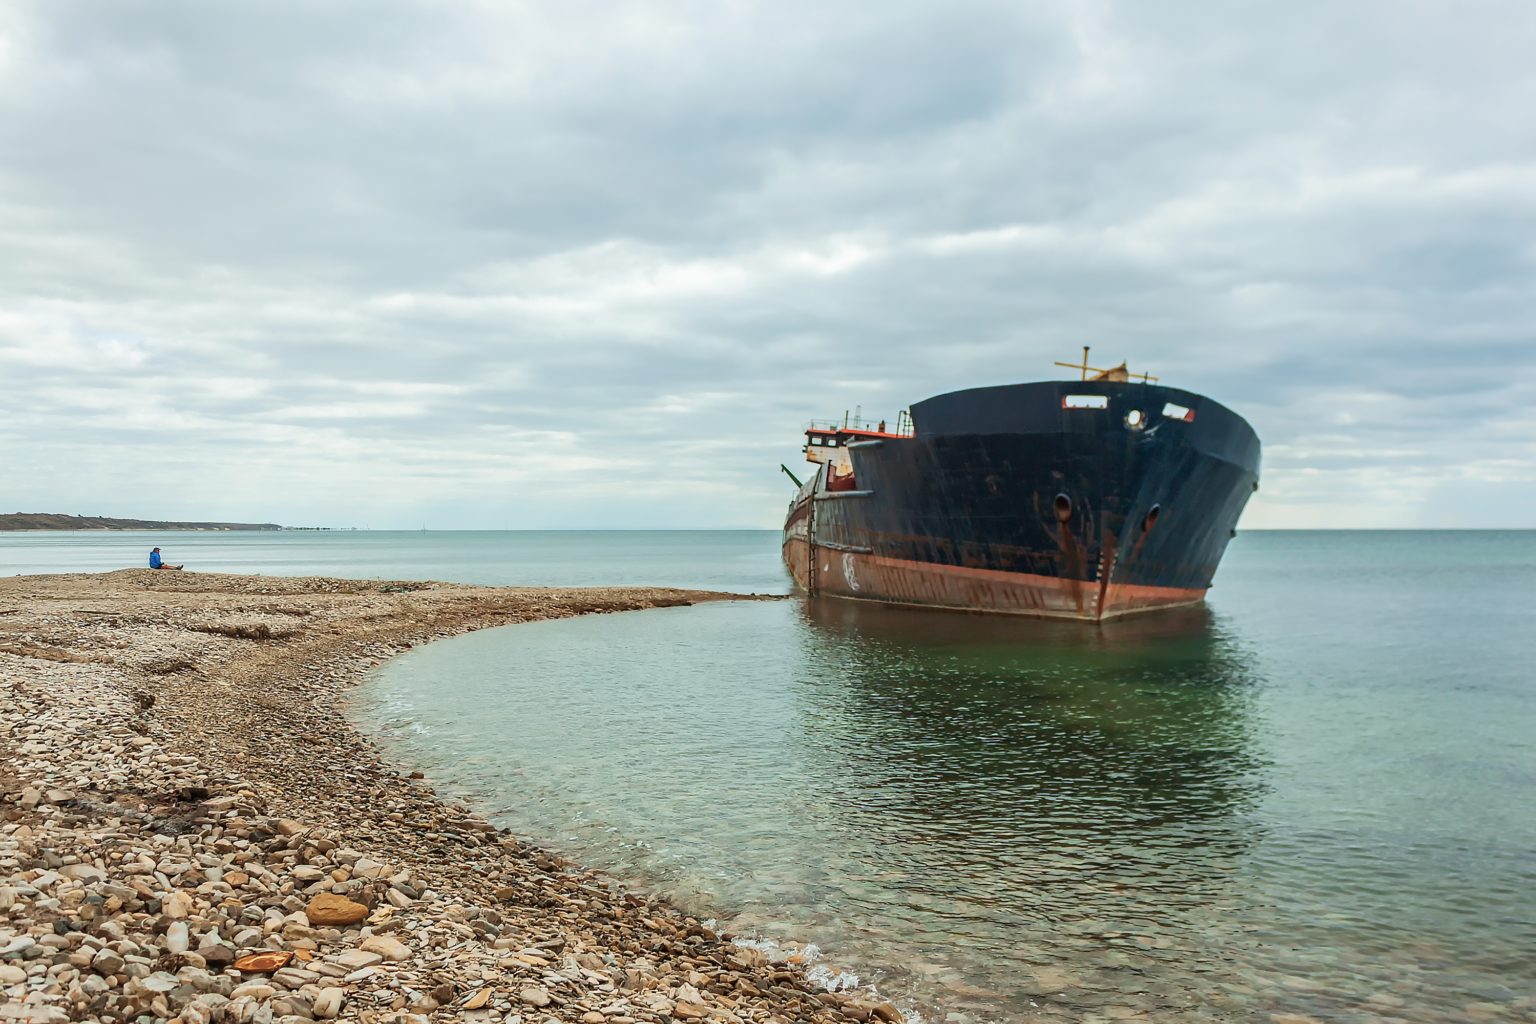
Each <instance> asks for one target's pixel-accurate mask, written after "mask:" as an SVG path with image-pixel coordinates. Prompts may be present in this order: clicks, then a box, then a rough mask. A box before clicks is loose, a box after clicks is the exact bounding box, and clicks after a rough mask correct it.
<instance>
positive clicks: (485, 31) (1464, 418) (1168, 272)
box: [0, 0, 1536, 527]
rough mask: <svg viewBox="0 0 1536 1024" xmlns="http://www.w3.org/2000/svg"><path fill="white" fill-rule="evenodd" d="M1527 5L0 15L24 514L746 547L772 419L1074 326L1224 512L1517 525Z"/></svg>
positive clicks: (1000, 356)
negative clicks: (1154, 412) (1196, 427)
mask: <svg viewBox="0 0 1536 1024" xmlns="http://www.w3.org/2000/svg"><path fill="white" fill-rule="evenodd" d="M1530 52H1536V14H1533V13H1532V12H1531V11H1530V10H1529V9H1528V6H1527V5H1524V4H1521V3H1518V2H1513V0H1512V2H1507V3H1486V4H1480V5H1474V6H1472V7H1458V8H1456V9H1454V10H1453V9H1451V8H1450V7H1447V6H1444V5H1438V4H1408V5H1404V4H1387V3H1359V4H1351V5H1347V6H1346V7H1343V8H1341V7H1340V6H1339V5H1329V4H1322V3H1317V4H1300V5H1294V4H1293V5H1290V6H1288V7H1284V8H1279V7H1276V6H1275V5H1271V4H1258V3H1251V4H1243V3H1239V4H1228V5H1223V6H1222V7H1221V8H1220V9H1219V11H1217V10H1213V9H1212V8H1211V7H1210V5H1203V4H1158V5H1148V4H1133V3H1068V2H1061V3H1048V4H1045V5H1034V6H1032V7H1031V8H1030V9H1029V10H1028V11H1024V10H1022V9H1020V8H1019V5H1015V4H1004V3H990V2H988V3H983V2H967V3H957V4H947V5H934V4H919V3H894V4H886V5H882V6H881V8H880V10H879V11H878V12H873V11H872V9H871V8H869V7H868V6H867V5H864V4H836V3H834V4H826V3H821V4H814V5H813V4H799V3H791V2H786V3H778V4H773V5H766V4H765V5H748V4H729V5H722V4H718V3H693V4H689V3H679V4H650V5H622V4H620V5H614V4H585V5H584V4H567V5H560V6H559V7H558V8H556V7H554V6H550V5H542V6H534V5H528V6H516V5H498V4H483V5H477V4H462V5H451V6H445V5H438V4H429V3H406V2H372V3H366V4H364V3H343V2H336V3H328V4H323V5H308V4H306V5H282V4H272V5H234V4H219V3H206V2H196V3H193V2H187V3H179V4H178V3H155V4H148V3H83V2H58V0H51V2H46V3H44V2H36V3H19V4H12V5H8V6H7V7H6V8H5V9H4V11H3V12H0V267H3V268H4V272H3V273H0V394H3V396H4V399H5V408H6V412H7V415H6V416H5V417H4V418H3V420H0V472H3V473H4V475H5V478H6V480H7V482H8V483H7V487H6V492H7V495H6V502H5V504H7V505H12V506H15V507H17V508H26V509H33V508H36V509H49V510H52V509H59V510H65V511H79V512H91V513H106V514H111V513H118V512H120V513H123V514H133V515H144V516H163V517H166V518H176V517H184V518H205V517H215V516H218V517H227V518H240V519H252V518H260V519H278V520H282V521H288V522H319V523H330V524H338V525H351V524H356V525H372V526H392V525H407V526H408V525H417V524H419V523H420V522H422V521H427V522H430V523H431V524H433V525H436V526H441V527H451V526H490V527H500V526H509V525H510V526H562V525H570V526H629V525H634V526H668V525H676V526H773V525H776V524H777V519H778V517H779V514H780V512H781V511H782V505H783V502H784V500H785V499H786V498H787V493H786V491H785V487H784V482H783V480H782V478H781V477H779V476H778V475H777V468H776V467H777V464H778V462H779V461H781V460H782V461H790V462H792V461H793V459H794V458H795V457H796V455H797V440H798V431H799V429H800V427H801V426H802V425H803V421H805V420H807V419H809V418H811V417H813V416H816V417H821V416H826V415H830V414H832V413H834V412H838V411H840V410H842V409H843V408H845V407H850V406H853V405H856V404H857V405H862V406H863V407H864V408H865V409H866V410H868V411H872V412H874V413H875V414H876V415H888V416H893V415H894V413H895V411H896V410H897V409H898V408H900V407H902V406H904V405H906V404H909V403H911V402H913V401H916V400H918V399H920V398H923V397H926V396H927V395H929V394H933V393H936V392H939V391H945V390H950V389H953V388H957V387H967V386H973V385H977V384H984V383H994V382H1004V381H1010V380H1022V379H1033V378H1036V377H1039V376H1044V375H1048V374H1050V373H1051V372H1052V371H1051V367H1050V362H1051V361H1052V360H1053V359H1057V358H1063V357H1067V356H1072V355H1074V354H1075V353H1076V352H1077V351H1078V346H1080V345H1082V344H1084V343H1089V344H1093V345H1094V346H1095V351H1096V353H1102V355H1103V356H1104V357H1105V358H1108V359H1113V360H1118V359H1120V358H1130V359H1131V360H1132V361H1133V362H1134V363H1139V364H1146V365H1148V367H1149V368H1150V369H1152V370H1153V372H1157V373H1160V374H1161V375H1162V377H1163V379H1164V380H1165V381H1167V382H1170V383H1174V384H1176V385H1179V386H1185V387H1189V388H1191V389H1193V390H1198V391H1202V392H1204V393H1206V394H1209V395H1211V396H1212V397H1215V398H1217V399H1219V400H1221V401H1223V402H1224V403H1226V404H1228V405H1230V406H1232V407H1233V408H1235V409H1237V410H1238V411H1240V412H1242V413H1244V414H1245V415H1246V416H1248V418H1249V419H1250V420H1251V421H1252V422H1253V423H1254V425H1255V426H1256V427H1257V428H1258V430H1259V432H1260V434H1261V436H1262V437H1263V438H1264V440H1265V442H1266V473H1265V486H1264V490H1263V492H1262V493H1261V495H1260V497H1259V499H1258V500H1257V501H1256V502H1255V504H1254V505H1253V507H1252V508H1251V510H1250V513H1249V516H1248V519H1247V520H1246V521H1247V522H1248V523H1249V524H1250V525H1256V526H1262V525H1269V526H1284V525H1319V526H1321V525H1384V526H1414V525H1471V526H1494V525H1520V526H1531V525H1536V524H1533V523H1532V521H1531V512H1530V510H1531V509H1532V508H1533V507H1536V441H1533V440H1532V439H1533V438H1536V359H1533V356H1532V345H1533V341H1536V338H1533V334H1536V328H1533V326H1532V325H1533V324H1536V288H1533V287H1532V286H1533V284H1536V280H1533V278H1536V243H1533V242H1532V239H1533V238H1536V231H1533V228H1536V139H1533V138H1532V136H1531V133H1530V132H1528V131H1526V130H1525V129H1524V127H1523V120H1522V111H1524V110H1527V109H1530V108H1531V106H1532V105H1533V101H1536V72H1533V71H1532V69H1531V67H1530V62H1529V60H1528V54H1529V53H1530Z"/></svg>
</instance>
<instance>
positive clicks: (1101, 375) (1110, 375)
mask: <svg viewBox="0 0 1536 1024" xmlns="http://www.w3.org/2000/svg"><path fill="white" fill-rule="evenodd" d="M1056 365H1057V366H1065V367H1066V368H1067V369H1069V370H1081V371H1082V373H1083V380H1087V379H1088V374H1089V373H1090V372H1092V373H1093V375H1094V376H1093V379H1094V380H1114V379H1115V376H1116V375H1117V374H1121V373H1123V374H1125V379H1126V380H1129V379H1131V378H1132V377H1140V378H1141V382H1142V383H1143V384H1150V383H1151V382H1152V381H1155V380H1157V378H1156V377H1154V376H1152V375H1151V374H1150V373H1132V372H1130V371H1129V370H1127V369H1126V368H1125V364H1124V363H1121V364H1120V365H1119V366H1111V367H1110V368H1109V369H1107V370H1101V369H1099V368H1098V367H1097V366H1089V365H1088V346H1087V345H1084V346H1083V361H1082V362H1081V363H1064V362H1062V361H1061V360H1059V359H1058V360H1056Z"/></svg>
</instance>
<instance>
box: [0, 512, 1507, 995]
mask: <svg viewBox="0 0 1536 1024" xmlns="http://www.w3.org/2000/svg"><path fill="white" fill-rule="evenodd" d="M152 544H159V545H161V546H162V548H164V549H165V551H166V552H167V554H168V555H170V557H171V560H173V561H183V560H184V561H187V562H188V563H190V566H189V567H195V568H203V569H218V570H227V571H242V572H270V573H286V574H301V573H302V574H309V573H328V574H334V575H342V576H361V577H368V578H383V579H390V578H399V579H427V578H434V577H435V578H439V579H444V578H446V579H462V580H465V581H470V582H486V583H518V584H558V585H598V584H605V583H650V584H663V585H678V586H707V587H712V588H716V589H729V590H736V591H742V592H750V591H757V592H759V593H766V592H778V593H782V592H785V591H787V589H788V587H787V580H786V579H785V577H784V575H783V573H782V570H781V569H779V567H778V565H777V548H778V539H777V535H776V534H775V533H771V532H763V533H752V532H747V533H725V534H688V533H657V534H638V533H637V534H623V533H617V534H575V533H570V534H453V533H442V534H439V533H435V532H434V533H427V534H421V533H401V534H367V533H356V534H353V533H344V534H343V533H338V534H326V533H320V534H300V533H285V534H222V533H220V534H163V533H162V534H143V535H139V534H90V535H81V534H10V535H7V534H0V572H5V573H8V574H9V573H14V572H39V571H83V570H99V569H107V568H116V567H119V566H121V565H125V564H126V565H137V564H141V562H142V561H143V557H142V556H143V555H144V553H145V552H147V550H148V547H149V546H151V545H152ZM140 549H143V550H140ZM1216 584H1217V585H1216V587H1215V589H1214V590H1213V591H1212V594H1211V598H1210V601H1209V605H1208V608H1207V609H1204V610H1199V611H1196V612H1193V613H1166V614H1158V615H1151V616H1146V617H1142V618H1137V619H1131V620H1126V621H1122V622H1118V623H1111V624H1108V625H1106V626H1103V627H1092V626H1084V625H1078V624H1067V623H1049V622H1029V621H1022V620H1004V619H996V618H989V617H983V616H966V615H958V614H945V613H927V612H915V611H905V610H896V609H888V608H881V607H878V606H872V605H862V604H856V603H848V602H839V601H835V600H824V601H806V600H804V599H798V598H797V599H792V600H785V601H774V602H744V603H727V604H706V605H699V606H695V607H691V608H677V609H663V610H656V611H649V612H638V613H630V614H626V615H609V616H595V617H591V618H582V619H571V620H561V621H554V622H538V623H528V624H523V625H518V626H512V627H507V628H504V629H497V630H491V631H487V632H484V633H478V634H471V635H468V636H465V637H461V638H457V639H454V640H450V641H444V642H441V643H437V644H433V645H430V646H428V647H425V648H422V649H420V650H417V651H413V652H411V653H409V654H407V655H405V656H403V657H401V658H398V659H395V660H394V661H392V662H390V663H388V664H387V665H386V666H385V667H384V669H383V670H381V671H380V672H379V673H378V674H377V675H376V676H375V678H374V679H373V680H372V682H371V683H370V684H369V685H368V686H366V687H364V688H363V689H362V690H360V691H358V692H357V693H356V694H355V697H354V705H355V707H354V711H355V713H356V714H357V715H358V716H359V717H360V719H361V721H362V722H363V723H364V724H365V726H366V727H368V728H371V729H375V730H378V731H379V732H380V734H381V735H382V736H384V737H385V739H386V742H387V743H388V745H389V747H390V748H391V749H392V750H393V751H394V752H395V754H396V756H397V757H399V758H400V759H401V760H402V761H403V762H406V763H408V764H410V765H411V766H413V767H420V768H422V769H424V770H426V771H427V772H428V773H429V775H430V776H431V778H432V779H433V781H434V782H435V783H436V784H437V785H438V786H439V787H440V788H442V789H444V790H447V791H449V792H453V793H457V794H460V795H463V796H466V797H467V798H469V799H470V800H472V801H474V802H475V803H476V804H477V805H478V806H479V807H480V808H482V809H483V810H485V811H486V812H488V813H490V814H491V815H492V816H493V817H494V818H495V819H496V820H497V821H498V822H500V823H501V824H504V825H507V826H509V827H511V828H513V829H515V830H517V831H518V832H520V833H521V834H523V835H525V836H528V837H530V838H532V839H535V840H537V841H539V842H541V843H543V844H545V845H547V846H550V847H553V848H556V849H559V850H561V851H563V852H566V853H568V854H570V855H572V856H573V857H576V858H578V859H579V860H581V861H583V862H585V863H588V864H591V865H595V866H599V867H601V868H603V869H605V870H606V871H607V872H609V874H610V875H611V876H612V877H614V878H616V879H619V880H622V881H624V882H625V883H627V884H635V885H643V886H646V887H648V888H649V889H651V890H653V891H659V892H663V893H666V894H668V895H670V896H672V897H673V898H674V899H676V900H677V901H678V902H680V903H681V904H683V905H684V906H686V907H688V908H689V909H691V910H694V911H696V912H698V913H700V914H703V915H707V916H711V917H714V918H716V919H717V920H718V921H719V922H720V924H721V926H722V927H726V928H730V929H732V930H733V931H735V932H736V933H738V934H741V935H743V936H747V937H749V938H753V939H755V940H757V941H761V942H763V943H765V944H778V945H784V946H789V945H793V946H796V947H797V948H800V947H804V946H805V944H808V943H810V944H814V945H815V946H816V947H817V948H818V950H819V955H820V957H821V959H820V960H819V961H818V962H817V964H816V965H815V969H816V970H817V972H818V976H819V977H821V978H823V979H825V980H827V981H829V982H833V983H847V982H849V981H851V980H852V979H853V978H854V977H857V979H858V983H859V984H860V985H866V986H867V985H870V984H873V985H874V986H875V990H876V991H878V992H880V993H881V994H882V995H883V996H885V997H887V998H890V999H893V1000H895V1001H897V1003H898V1004H899V1005H901V1006H902V1007H903V1008H905V1009H907V1010H909V1011H911V1012H913V1013H914V1014H921V1015H922V1016H923V1017H924V1018H925V1019H926V1020H928V1021H934V1022H936V1021H943V1020H946V1019H950V1020H953V1021H957V1022H958V1021H967V1020H974V1021H990V1020H1010V1021H1011V1020H1047V1021H1055V1020H1074V1021H1078V1020H1082V1021H1090V1020H1097V1021H1108V1020H1149V1021H1165V1020H1173V1021H1184V1020H1189V1021H1203V1020H1211V1021H1255V1022H1264V1024H1271V1022H1272V1021H1273V1020H1277V1019H1278V1020H1287V1019H1288V1018H1286V1017H1284V1016H1279V1017H1275V1016H1272V1015H1284V1014H1292V1015H1297V1017H1296V1018H1295V1019H1296V1020H1297V1021H1298V1022H1300V1021H1304V1020H1307V1019H1312V1020H1316V1021H1340V1022H1343V1021H1351V1022H1352V1021H1362V1022H1364V1021H1380V1022H1390V1021H1415V1022H1418V1021H1493V1022H1500V1021H1527V1020H1532V1019H1536V1002H1533V987H1536V986H1533V979H1536V799H1533V797H1536V671H1533V668H1532V666H1533V665H1536V629H1532V622H1531V620H1532V614H1531V602H1532V598H1533V596H1536V533H1518V532H1517V533H1496V532H1487V533H1483V532H1477V533H1408V532H1402V533H1399V532H1383V533H1369V532H1339V533H1257V532H1245V533H1242V534H1240V535H1239V536H1238V538H1237V539H1236V540H1235V541H1234V542H1233V545H1232V548H1231V550H1230V551H1229V553H1228V555H1227V559H1226V561H1225V562H1224V563H1223V566H1222V568H1221V570H1220V572H1219V573H1218V575H1217V580H1216Z"/></svg>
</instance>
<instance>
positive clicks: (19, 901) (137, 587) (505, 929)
mask: <svg viewBox="0 0 1536 1024" xmlns="http://www.w3.org/2000/svg"><path fill="white" fill-rule="evenodd" d="M741 599H743V598H742V597H741V596H740V595H734V594H714V593H708V592H700V591H683V590H673V589H661V588H655V589H652V588H582V589H541V588H494V587H474V586H463V585H457V584H445V583H425V584H424V583H414V582H411V583H407V582H399V583H383V582H380V581H353V580H336V579H324V578H285V577H257V576H223V575H205V574H196V573H174V574H167V573H155V572H151V571H149V570H123V571H119V572H114V573H105V574H70V575H58V576H22V577H12V578H8V579H0V695H3V697H4V700H3V701H0V1021H10V1020H35V1021H39V1022H43V1021H63V1020H102V1021H111V1020H130V1019H135V1018H137V1017H139V1016H140V1015H142V1014H148V1015H150V1016H151V1017H152V1018H154V1019H159V1020H167V1019H171V1020H177V1021H180V1022H182V1024H202V1022H209V1021H218V1020H230V1021H241V1022H253V1021H262V1022H264V1021H269V1020H278V1021H283V1022H284V1024H295V1022H298V1021H303V1020H309V1019H328V1018H339V1019H345V1020H358V1021H369V1022H384V1021H400V1022H417V1021H425V1020H486V1021H507V1022H515V1021H516V1020H518V1019H520V1020H521V1021H523V1022H526V1024H542V1022H544V1021H548V1020H557V1021H582V1022H584V1024H600V1022H613V1024H626V1022H628V1021H642V1020H643V1021H658V1022H660V1021H667V1020H715V1021H724V1022H729V1021H764V1022H767V1021H785V1022H788V1021H795V1020H810V1021H825V1022H832V1021H841V1020H870V1019H885V1020H894V1019H899V1015H897V1014H896V1011H895V1008H894V1007H891V1006H890V1005H889V1004H881V1003H876V1002H873V1001H870V1000H868V999H867V998H866V997H864V996H862V995H861V994H860V993H858V992H852V993H843V992H839V993H828V992H823V991H819V990H818V989H817V986H816V985H815V984H814V983H813V982H812V981H811V980H810V979H808V978H807V976H806V973H805V971H804V970H803V968H801V967H798V966H796V965H793V964H786V963H782V962H779V963H775V962H771V961H769V959H768V958H767V957H766V956H764V955H763V954H762V953H761V952H758V951H756V950H752V949H748V948H744V947H740V946H737V945H734V944H732V943H731V942H730V941H729V936H725V935H717V934H716V933H715V932H713V931H712V930H710V929H709V928H707V927H706V926H705V925H704V924H703V923H702V922H700V921H698V920H697V919H695V918H691V917H688V916H686V915H685V914H683V913H682V912H681V911H679V910H677V909H675V908H673V907H671V906H669V905H667V904H666V903H665V902H663V901H660V900H656V899H652V898H650V897H648V896H646V895H645V894H643V893H637V892H622V891H619V890H618V889H617V887H615V886H614V885H613V884H612V883H611V882H610V881H609V880H608V879H606V878H603V877H602V876H600V875H598V874H595V873H593V872H589V871H585V870H582V869H580V868H579V867H577V866H575V865H573V864H571V863H569V862H568V861H565V860H563V859H561V858H559V857H556V856H554V855H552V854H549V853H547V852H545V851H542V850H539V849H537V848H535V847H532V846H530V845H528V844H527V843H524V842H522V841H521V840H519V839H517V838H515V837H513V836H511V835H509V834H508V833H506V832H505V831H503V830H498V829H496V828H495V827H494V826H493V825H491V824H490V823H489V822H486V821H485V820H484V819H483V818H480V817H479V816H477V815H475V814H473V813H472V812H471V811H469V810H468V809H467V808H466V807H464V806H462V805H459V804H456V803H452V802H447V801H444V800H443V799H440V798H439V797H437V796H436V795H435V794H434V793H433V792H432V790H431V789H430V787H429V786H428V784H427V783H426V782H425V781H424V780H421V779H419V778H411V777H409V776H408V775H405V774H402V773H401V772H400V771H399V770H397V769H394V768H392V767H391V766H390V765H389V764H388V763H387V762H386V760H385V758H384V756H383V755H382V753H381V752H380V749H379V747H378V746H377V744H376V743H375V742H374V741H373V740H371V739H370V738H368V737H367V736H365V735H364V734H362V733H361V732H360V731H359V730H358V729H356V728H355V727H354V726H353V725H352V724H351V723H350V722H349V721H348V719H347V718H346V716H345V715H344V714H343V713H342V708H341V705H342V703H343V701H344V694H345V691H346V690H347V689H349V688H350V687H351V686H352V685H355V684H356V683H358V682H360V681H361V680H362V678H363V676H364V674H365V673H366V672H367V671H368V670H369V669H370V668H373V667H375V666H376V665H378V664H379V663H380V662H381V661H382V660H383V659H385V658H387V657H389V656H391V655H393V654H396V653H399V652H401V651H403V650H407V649H409V648H411V647H413V646H416V645H418V644H421V643H425V642H428V641H431V640H435V639H441V638H445V637H448V636H453V635H457V634H460V633H464V632H469V631H471V630H475V629H481V628H487V627H491V626H498V625H505V624H509V623H514V622H522V621H529V620H533V619H545V618H556V617H563V616H569V615H577V614H586V613H596V612H609V611H623V610H633V609H640V608H654V607H666V606H675V605H680V604H691V603H696V602H700V601H708V600H741ZM746 599H750V598H746ZM317 897H324V899H317ZM349 917H356V918H357V920H355V921H351V922H350V923H344V922H343V920H342V919H345V918H349ZM333 919H334V920H333ZM255 951H271V952H278V953H292V954H293V958H292V959H291V960H290V961H289V962H288V963H287V965H286V966H283V967H281V968H280V969H278V970H276V971H275V972H250V971H247V972H237V971H235V970H233V969H232V968H231V967H230V964H231V962H232V961H233V960H234V959H235V958H236V957H238V956H241V955H244V954H247V953H251V952H255ZM278 959H282V957H278Z"/></svg>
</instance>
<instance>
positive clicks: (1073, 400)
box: [1061, 395, 1109, 409]
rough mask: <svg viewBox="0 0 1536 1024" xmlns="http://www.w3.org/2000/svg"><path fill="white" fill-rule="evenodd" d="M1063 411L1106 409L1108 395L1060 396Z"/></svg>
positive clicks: (1107, 406)
mask: <svg viewBox="0 0 1536 1024" xmlns="http://www.w3.org/2000/svg"><path fill="white" fill-rule="evenodd" d="M1061 407H1062V408H1063V409H1108V408H1109V396H1108V395H1062V396H1061Z"/></svg>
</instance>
